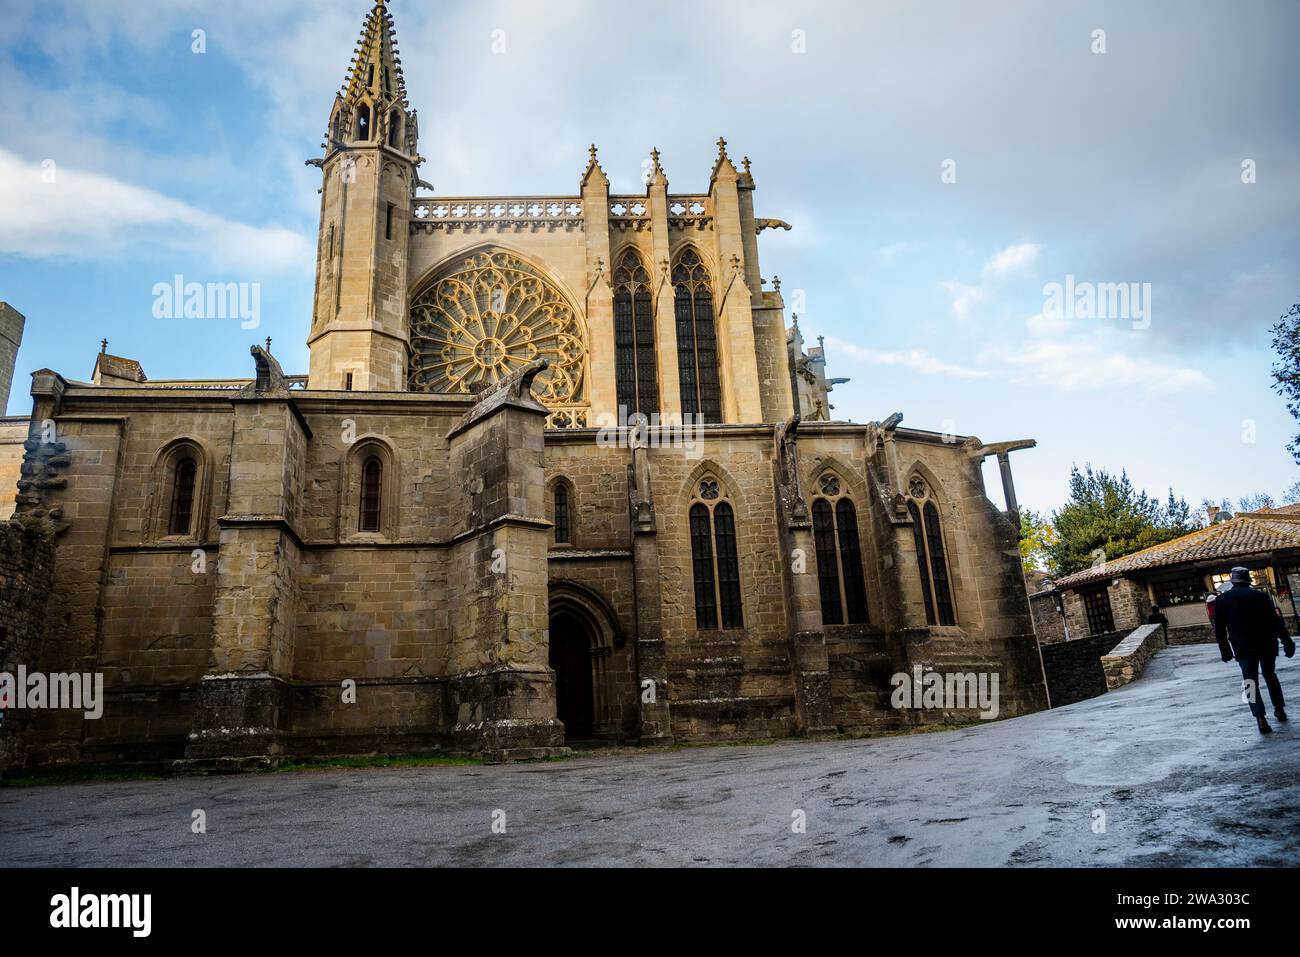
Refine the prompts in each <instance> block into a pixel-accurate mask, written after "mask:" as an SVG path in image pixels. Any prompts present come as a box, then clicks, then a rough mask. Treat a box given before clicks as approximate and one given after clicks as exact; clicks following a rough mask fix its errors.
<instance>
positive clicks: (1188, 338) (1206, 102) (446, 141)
mask: <svg viewBox="0 0 1300 957" xmlns="http://www.w3.org/2000/svg"><path fill="white" fill-rule="evenodd" d="M369 5H370V4H369V2H368V0H328V2H327V0H317V2H310V0H223V2H221V3H215V2H210V0H167V2H162V0H158V2H154V0H133V2H131V3H129V4H117V3H109V2H100V0H80V2H74V0H48V2H44V3H40V4H33V3H30V2H28V0H0V22H4V23H5V24H6V29H5V31H4V32H3V34H0V88H3V89H4V90H5V97H4V99H3V102H0V299H4V300H6V301H8V302H10V303H12V304H13V305H14V306H15V307H17V308H18V309H19V310H21V311H22V312H23V313H25V314H26V316H27V318H28V322H27V331H26V335H25V338H24V342H23V347H22V351H21V353H20V355H19V360H18V370H17V375H16V381H15V386H14V395H13V396H12V397H11V399H10V403H9V411H10V412H11V413H13V414H21V413H25V412H26V411H27V410H28V408H29V407H30V403H29V400H28V399H27V396H26V392H27V385H26V382H27V380H26V376H27V373H29V372H31V371H33V370H35V369H39V368H41V367H44V366H48V367H51V368H53V369H56V370H58V371H60V372H62V373H63V374H64V375H66V376H68V377H70V378H83V379H84V378H88V377H89V375H90V372H91V368H92V366H93V363H94V356H95V352H96V351H97V350H98V344H99V340H100V338H101V337H107V338H108V339H109V341H110V344H111V345H110V351H112V352H113V353H115V354H117V355H125V356H130V357H133V358H136V359H139V360H140V361H141V362H142V363H143V365H144V367H145V369H146V371H147V372H148V374H149V375H150V376H151V377H153V378H171V377H214V378H216V377H229V376H247V375H251V374H252V371H251V365H250V360H249V358H248V346H249V344H250V343H252V342H254V341H260V340H261V339H262V338H264V337H266V336H270V337H272V338H273V339H274V351H275V352H276V354H277V356H279V357H280V358H281V361H282V362H283V364H284V366H285V368H286V370H287V371H291V372H305V371H306V367H307V351H306V346H305V342H304V340H305V337H306V333H307V326H308V322H309V319H310V308H311V304H310V303H311V288H312V281H313V275H312V271H313V268H314V266H313V250H314V246H315V235H316V224H317V215H318V202H319V197H318V195H317V192H316V190H317V188H318V186H319V174H318V173H317V172H316V171H315V170H314V169H312V168H310V167H307V166H305V165H304V163H303V161H304V160H306V159H308V158H310V157H312V156H316V155H319V149H318V144H319V143H320V142H321V135H322V133H323V131H324V128H325V125H326V121H327V119H328V113H329V108H330V105H331V103H332V100H333V96H334V93H335V91H336V90H337V89H338V87H339V85H340V84H341V82H342V79H343V76H344V73H345V70H346V67H347V64H348V61H349V57H350V54H351V51H352V48H353V45H354V43H355V41H356V38H357V34H358V32H359V30H360V26H361V22H362V20H363V18H364V16H365V14H366V12H367V10H368V8H369ZM390 9H391V10H392V12H393V15H394V17H395V19H396V21H397V32H398V41H399V46H400V48H401V52H402V59H403V67H404V69H405V73H406V79H407V84H408V88H409V91H410V97H411V100H412V103H413V105H414V106H415V107H416V108H417V109H418V110H419V112H420V130H421V143H420V148H421V153H422V154H423V155H424V156H425V157H426V158H427V160H428V162H427V163H426V164H425V165H424V167H423V168H422V175H423V177H424V178H425V179H427V180H429V181H431V182H432V183H433V184H434V185H435V187H436V190H437V192H438V193H441V194H443V195H464V194H474V195H481V194H489V195H493V194H495V195H509V194H572V193H575V192H576V191H577V183H578V179H579V176H580V175H581V172H582V169H583V166H584V165H585V161H586V147H587V144H588V143H590V142H593V141H594V142H595V143H596V144H597V145H598V146H599V147H600V159H601V163H602V165H603V167H604V168H605V170H606V172H607V173H608V174H609V176H610V178H611V181H612V186H611V188H612V189H613V190H614V191H615V192H626V193H631V192H636V191H638V190H639V188H640V174H641V170H642V168H643V167H642V164H643V161H644V160H645V158H646V156H647V154H648V152H649V150H650V148H651V147H653V146H657V147H659V149H660V150H661V152H662V154H663V164H664V167H665V169H666V171H667V174H668V177H669V180H670V190H671V191H674V192H695V191H702V190H704V189H706V188H707V183H708V174H709V170H710V169H711V167H712V162H713V158H714V155H715V151H716V147H715V146H714V143H715V141H716V140H717V138H718V136H719V135H725V136H726V138H727V140H728V142H729V144H730V149H731V151H732V155H733V156H734V157H736V158H739V157H740V156H742V155H747V156H749V157H750V158H751V159H752V160H753V172H754V176H755V178H756V180H757V183H758V191H757V192H756V194H755V204H756V207H757V212H758V215H760V216H767V217H774V218H780V219H784V220H787V221H789V222H790V223H792V224H793V226H794V229H793V230H792V231H791V232H789V233H786V232H777V233H773V232H770V231H769V232H766V233H764V234H763V241H762V245H761V249H760V252H761V256H762V271H763V274H764V275H765V276H766V277H769V278H770V277H771V276H772V275H779V276H780V277H781V280H782V285H783V290H784V292H785V294H786V298H787V302H791V301H792V300H794V299H796V297H798V299H800V300H801V301H802V305H803V308H802V309H800V310H798V311H799V312H800V314H801V325H802V327H803V328H804V330H805V334H806V335H808V336H809V337H810V338H811V337H812V336H816V335H818V334H820V335H824V336H825V337H826V339H827V347H828V354H829V362H830V371H831V374H833V375H839V376H849V377H851V378H852V380H853V381H852V382H851V383H850V384H848V385H844V386H841V387H839V388H837V390H836V392H835V395H834V401H835V405H836V411H837V414H838V415H840V416H842V417H844V418H849V419H853V420H856V421H866V420H870V419H881V418H884V417H885V416H887V415H889V414H890V413H892V412H894V411H902V412H903V413H904V415H905V420H904V421H905V423H906V424H908V425H911V426H915V427H918V428H930V429H934V430H937V431H955V432H958V433H963V434H976V435H978V436H980V437H981V438H983V439H985V440H986V441H998V440H1004V439H1015V438H1022V437H1034V438H1037V439H1038V440H1039V447H1038V448H1037V449H1035V450H1032V451H1028V452H1021V453H1017V454H1016V455H1015V456H1014V459H1013V461H1014V463H1015V469H1016V481H1017V488H1018V490H1019V492H1020V495H1021V498H1022V500H1023V501H1024V502H1025V503H1026V504H1028V505H1030V506H1031V507H1035V508H1040V509H1045V508H1051V507H1055V506H1057V505H1059V504H1060V503H1061V502H1062V501H1063V499H1064V497H1065V495H1066V482H1067V479H1068V473H1069V468H1070V465H1071V463H1072V462H1078V463H1080V464H1082V463H1084V462H1091V463H1093V464H1094V465H1098V466H1105V467H1107V468H1111V469H1115V470H1118V469H1120V468H1127V469H1128V471H1129V474H1130V476H1131V477H1132V478H1133V480H1134V481H1135V483H1137V484H1138V485H1139V486H1142V487H1146V488H1148V489H1149V490H1152V491H1154V492H1157V493H1159V494H1160V495H1163V494H1164V491H1165V490H1166V489H1167V488H1169V487H1171V486H1172V487H1173V488H1174V490H1175V491H1176V492H1177V493H1178V494H1179V495H1183V496H1186V497H1187V499H1188V500H1189V501H1190V502H1192V503H1193V504H1195V503H1198V502H1200V500H1201V499H1202V498H1204V497H1214V498H1219V497H1224V496H1228V497H1234V498H1235V497H1238V496H1241V495H1245V494H1249V493H1254V492H1260V491H1266V492H1270V493H1272V494H1274V495H1278V494H1279V493H1280V492H1281V491H1282V489H1283V488H1284V487H1286V486H1288V485H1290V484H1291V483H1293V482H1295V481H1296V480H1297V479H1298V478H1300V470H1297V468H1296V467H1295V465H1294V462H1292V461H1291V459H1290V457H1289V456H1288V455H1287V453H1286V452H1285V450H1284V445H1285V442H1286V440H1287V437H1288V435H1289V434H1290V433H1291V432H1293V431H1294V429H1295V427H1296V426H1295V423H1294V421H1292V420H1291V419H1290V418H1289V416H1288V415H1287V414H1286V410H1285V408H1284V406H1283V404H1282V401H1281V399H1280V398H1279V397H1278V396H1277V395H1275V394H1274V393H1272V392H1271V391H1270V389H1269V383H1270V381H1271V380H1270V378H1269V374H1268V370H1269V366H1270V363H1271V361H1272V356H1271V353H1270V351H1269V348H1268V327H1269V326H1270V325H1271V324H1272V323H1273V322H1274V321H1275V320H1276V318H1277V317H1278V316H1279V315H1280V314H1281V313H1283V312H1285V311H1286V309H1287V308H1288V307H1289V306H1290V304H1291V303H1293V302H1296V301H1297V300H1300V255H1298V254H1300V215H1298V214H1300V65H1297V60H1296V57H1295V53H1294V49H1295V43H1296V39H1297V37H1300V4H1297V3H1295V2H1290V0H1284V2H1276V3H1272V2H1263V0H1244V2H1241V3H1236V4H1210V3H1199V2H1145V3H1141V4H1132V3H1127V2H1125V3H1100V2H1099V3H1088V4H1072V3H1051V4H1048V3H1032V4H1031V3H1024V4H1020V3H1005V2H999V3H992V2H989V3H968V2H951V3H940V2H928V3H923V2H912V3H906V2H896V3H863V2H861V0H858V2H844V3H839V2H836V3H831V2H822V3H803V2H799V3H795V2H784V0H782V2H757V3H747V4H744V5H743V6H738V5H736V4H734V3H714V2H709V0H693V2H689V3H676V2H666V3H664V2H657V3H656V4H654V6H653V10H654V13H653V14H651V13H649V11H650V10H651V9H652V8H651V7H648V6H644V5H635V6H633V5H630V4H628V5H624V4H610V3H607V2H595V0H554V2H524V0H511V2H476V3H437V4H430V3H416V2H415V0H391V2H390ZM633 11H635V14H634V12H633ZM195 30H203V31H205V39H206V52H203V53H195V52H193V39H192V37H193V31H195ZM1097 30H1104V31H1105V52H1104V53H1096V52H1093V47H1094V46H1095V45H1096V40H1095V38H1094V31H1097ZM496 31H502V32H500V33H497V32H496ZM502 41H504V50H501V47H502ZM494 47H495V48H496V50H498V51H501V52H494ZM800 51H802V52H800ZM947 160H952V161H953V163H954V164H955V167H949V168H955V172H956V181H955V182H944V181H943V177H942V175H941V174H942V173H943V171H944V169H945V166H944V164H945V161H947ZM1247 160H1250V161H1253V164H1254V169H1255V182H1253V183H1243V182H1242V164H1243V162H1245V161H1247ZM43 171H46V175H45V176H42V172H43ZM49 171H52V172H53V176H52V177H51V176H50V175H49ZM51 179H52V181H49V180H51ZM178 273H179V274H181V275H184V276H185V277H186V278H187V279H189V280H198V281H203V282H216V281H222V282H226V281H235V282H257V283H260V285H261V296H262V301H261V314H262V318H261V325H260V327H259V328H258V329H256V330H253V331H250V330H245V329H241V328H240V327H239V323H238V322H237V321H233V320H181V319H176V320H169V319H156V318H154V317H153V315H152V313H151V309H152V304H153V295H152V289H153V286H154V284H155V283H158V282H168V281H170V280H171V278H172V277H173V276H174V275H176V274H178ZM1067 275H1072V276H1074V277H1075V278H1076V280H1077V281H1079V282H1094V283H1119V282H1124V283H1139V284H1140V283H1150V284H1151V285H1150V289H1151V300H1150V316H1149V320H1150V321H1149V323H1145V322H1138V323H1134V322H1132V321H1125V320H1122V319H1118V318H1095V319H1094V318H1086V319H1085V318H1075V319H1072V320H1061V319H1055V318H1052V317H1051V316H1045V315H1044V314H1043V313H1044V305H1045V295H1044V286H1045V285H1046V284H1048V283H1053V282H1056V283H1064V282H1065V279H1066V276H1067ZM1139 288H1140V287H1139Z"/></svg>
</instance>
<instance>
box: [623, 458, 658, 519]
mask: <svg viewBox="0 0 1300 957" xmlns="http://www.w3.org/2000/svg"><path fill="white" fill-rule="evenodd" d="M627 498H628V508H629V510H630V512H631V517H632V529H633V531H638V532H652V531H654V527H655V503H654V499H653V498H652V497H651V491H650V456H648V455H647V454H646V449H645V446H644V445H639V444H638V445H634V446H633V447H632V464H631V465H629V466H628V467H627Z"/></svg>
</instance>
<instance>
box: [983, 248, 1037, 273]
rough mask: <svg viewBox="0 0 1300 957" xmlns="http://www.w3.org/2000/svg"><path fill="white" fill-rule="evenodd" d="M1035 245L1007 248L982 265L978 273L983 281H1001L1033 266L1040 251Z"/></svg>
mask: <svg viewBox="0 0 1300 957" xmlns="http://www.w3.org/2000/svg"><path fill="white" fill-rule="evenodd" d="M1042 248H1043V247H1042V246H1039V245H1038V244H1037V243H1017V244H1016V245H1014V246H1008V247H1007V248H1006V249H1004V250H1002V251H1001V252H1000V253H998V254H997V255H995V256H994V257H993V258H992V259H990V260H989V261H988V262H986V263H985V264H984V269H983V271H982V272H981V273H980V275H981V276H983V277H984V278H985V279H994V280H1001V279H1006V278H1007V277H1008V276H1011V275H1014V274H1015V273H1017V272H1020V271H1021V270H1023V269H1026V268H1028V267H1029V266H1031V265H1033V263H1034V260H1035V259H1037V258H1038V253H1039V251H1040V250H1041V249H1042Z"/></svg>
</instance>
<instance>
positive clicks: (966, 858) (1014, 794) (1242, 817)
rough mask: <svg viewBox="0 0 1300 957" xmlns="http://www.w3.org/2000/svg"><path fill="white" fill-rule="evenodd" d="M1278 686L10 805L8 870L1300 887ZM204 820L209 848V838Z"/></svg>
mask: <svg viewBox="0 0 1300 957" xmlns="http://www.w3.org/2000/svg"><path fill="white" fill-rule="evenodd" d="M1279 663H1280V668H1279V671H1280V674H1281V677H1282V684H1283V687H1284V689H1285V690H1286V691H1287V692H1288V693H1289V694H1290V695H1291V698H1292V699H1293V701H1294V702H1295V705H1296V706H1295V708H1294V709H1293V710H1294V712H1295V714H1296V717H1295V718H1294V719H1293V720H1292V722H1291V723H1290V724H1288V725H1280V726H1277V727H1278V731H1277V733H1275V734H1273V735H1271V736H1269V737H1263V736H1261V735H1260V734H1259V733H1258V732H1257V731H1256V730H1255V726H1254V723H1253V721H1252V720H1251V718H1250V715H1249V713H1248V712H1247V709H1246V706H1245V705H1243V704H1241V703H1240V678H1239V675H1238V673H1237V671H1236V669H1235V667H1234V666H1232V665H1225V664H1222V663H1221V662H1220V661H1219V658H1218V655H1217V652H1216V649H1215V648H1214V647H1213V646H1211V645H1199V646H1191V647H1182V648H1169V649H1166V650H1164V651H1161V652H1160V653H1159V654H1158V655H1157V656H1156V658H1155V659H1154V660H1153V661H1152V663H1151V664H1150V665H1149V666H1148V669H1147V672H1146V674H1144V675H1143V676H1142V678H1141V679H1139V680H1138V681H1137V682H1135V683H1133V684H1132V685H1129V686H1128V687H1126V688H1123V689H1120V690H1119V691H1116V692H1112V693H1110V694H1107V695H1103V696H1101V697H1100V698H1094V699H1092V700H1091V701H1085V702H1081V703H1079V704H1077V705H1071V706H1069V707H1066V708H1060V709H1057V710H1054V711H1050V712H1044V713H1041V714H1035V715H1030V716H1028V717H1023V718H1013V719H1009V720H1005V721H998V722H992V723H989V724H985V725H979V726H976V727H972V728H969V729H963V730H959V731H947V732H937V733H931V734H914V735H906V736H898V737H886V738H876V739H866V740H855V741H829V742H797V741H796V742H789V743H782V744H775V745H767V746H752V747H750V746H747V747H707V748H690V749H682V750H676V751H659V752H635V751H632V752H627V751H624V752H617V753H597V754H595V755H586V756H577V757H574V758H573V759H571V760H567V761H560V762H551V763H539V764H516V765H502V766H487V767H476V766H447V767H425V768H408V769H365V770H324V771H298V772H286V773H276V774H255V775H242V776H233V777H209V778H178V779H172V780H161V781H130V782H104V783H92V784H77V785H60V786H49V787H26V788H3V789H0V860H3V861H4V862H5V864H6V865H8V866H32V865H63V866H68V865H96V866H140V865H161V866H189V865H208V866H212V865H216V866H245V867H246V866H259V865H314V866H337V865H345V866H353V865H472V866H492V865H534V866H587V865H730V864H747V865H764V866H779V865H880V866H927V865H928V866H948V865H975V866H1001V865H1027V866H1032V865H1051V864H1055V865H1107V866H1143V865H1172V866H1186V865H1191V866H1200V865H1225V866H1231V865H1274V866H1297V865H1300V681H1297V680H1296V678H1297V675H1300V665H1298V664H1297V663H1296V662H1295V661H1287V660H1285V659H1279ZM1270 716H1271V709H1270ZM196 809H200V810H202V811H204V813H205V815H206V823H207V833H205V834H195V833H192V831H191V821H192V819H193V811H194V810H196ZM796 811H802V812H803V814H804V816H805V819H806V831H805V832H803V833H796V832H795V829H794V828H793V827H792V824H793V823H794V822H795V820H796V815H795V812H796ZM494 812H504V817H502V816H501V815H500V814H496V815H495V817H494ZM1101 815H1104V818H1102V817H1101ZM494 820H495V822H496V823H497V828H496V830H494V827H493V824H494ZM1103 820H1104V825H1105V826H1104V830H1102V829H1101V827H1100V825H1101V823H1102V822H1103ZM502 822H503V823H504V833H498V831H500V830H501V826H500V825H501V823H502Z"/></svg>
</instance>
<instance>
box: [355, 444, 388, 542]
mask: <svg viewBox="0 0 1300 957" xmlns="http://www.w3.org/2000/svg"><path fill="white" fill-rule="evenodd" d="M383 488H384V463H383V462H382V461H380V459H379V456H377V455H372V456H371V457H370V458H368V459H366V462H365V464H364V465H363V466H361V522H360V526H359V528H360V530H361V531H363V532H377V531H379V527H380V518H381V516H382V510H383V497H384V492H383Z"/></svg>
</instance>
